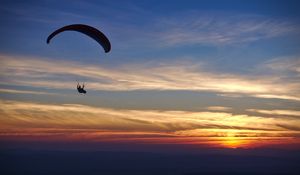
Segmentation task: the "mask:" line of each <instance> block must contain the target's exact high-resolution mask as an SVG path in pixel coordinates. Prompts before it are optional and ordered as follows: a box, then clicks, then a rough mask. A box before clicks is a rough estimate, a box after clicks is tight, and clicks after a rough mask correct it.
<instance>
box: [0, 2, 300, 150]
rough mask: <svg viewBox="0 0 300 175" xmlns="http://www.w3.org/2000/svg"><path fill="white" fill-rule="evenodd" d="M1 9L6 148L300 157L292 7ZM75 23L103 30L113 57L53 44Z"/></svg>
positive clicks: (67, 37) (68, 42)
mask: <svg viewBox="0 0 300 175" xmlns="http://www.w3.org/2000/svg"><path fill="white" fill-rule="evenodd" d="M1 4H2V5H1V7H0V23H1V27H0V38H1V41H0V63H1V64H0V80H1V81H0V106H1V107H0V141H1V143H4V145H8V146H9V147H18V146H20V145H21V146H22V144H26V145H27V146H28V147H30V146H33V145H35V144H33V143H35V142H36V141H39V142H45V143H65V142H68V143H72V145H73V146H74V145H76V143H78V144H77V145H81V144H80V143H81V142H85V144H84V146H83V147H89V146H90V145H93V144H94V145H97V144H100V145H97V146H95V147H97V149H105V148H107V146H103V145H107V144H108V145H110V146H109V147H117V148H118V149H120V147H118V145H122V144H123V146H124V145H125V144H126V145H127V146H126V149H136V148H143V147H145V148H146V147H147V148H148V147H151V146H152V147H153V148H154V147H155V146H157V145H168V147H171V148H172V147H174V148H175V147H177V146H178V145H184V146H190V147H193V148H194V149H199V150H201V149H204V148H205V149H206V148H226V149H236V148H243V149H250V148H255V149H256V148H281V149H293V150H299V146H300V137H299V136H300V81H299V80H300V47H299V46H300V40H299V39H300V30H299V29H300V20H299V19H300V18H299V17H300V9H299V7H300V6H299V4H298V3H297V1H276V0H274V1H269V0H266V1H263V2H262V1H256V0H254V1H238V0H228V1H215V0H213V1H206V0H203V1H194V0H188V1H171V0H166V1H157V0H153V1H143V0H141V1H134V0H128V1H86V0H85V1H83V0H78V1H72V2H70V1H56V0H54V1H47V0H45V1H44V0H43V1H26V2H25V1H2V2H1ZM69 24H87V25H90V26H93V27H95V28H97V29H99V30H101V31H102V32H103V33H104V34H105V35H106V36H107V37H108V38H109V40H110V42H111V45H112V49H111V51H110V52H109V53H104V51H103V49H102V48H101V46H99V44H97V43H96V42H95V41H93V40H92V39H91V38H89V37H87V36H85V35H83V34H80V33H78V32H64V33H61V34H60V35H59V36H57V37H55V38H54V39H53V40H52V41H51V43H50V44H47V43H46V38H47V37H48V35H49V34H50V33H51V32H53V31H54V30H56V29H58V28H60V27H62V26H65V25H69ZM77 81H79V82H81V83H83V82H84V83H85V84H86V90H87V94H85V95H82V94H78V93H77V90H76V85H77ZM19 142H22V144H18V143H19ZM73 143H75V144H73ZM101 145H102V146H101ZM136 145H138V146H136ZM140 145H142V146H140ZM23 146H24V145H23ZM54 147H55V146H54ZM56 147H59V146H56ZM62 147H63V146H62ZM79 147H80V148H81V146H79ZM123 148H124V149H125V147H123ZM171 148H170V149H171Z"/></svg>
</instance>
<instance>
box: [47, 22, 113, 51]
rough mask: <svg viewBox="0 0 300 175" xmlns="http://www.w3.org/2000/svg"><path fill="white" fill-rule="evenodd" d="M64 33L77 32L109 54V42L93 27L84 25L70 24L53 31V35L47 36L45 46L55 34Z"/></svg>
mask: <svg viewBox="0 0 300 175" xmlns="http://www.w3.org/2000/svg"><path fill="white" fill-rule="evenodd" d="M64 31H77V32H81V33H83V34H86V35H88V36H89V37H91V38H93V39H94V40H96V41H97V42H98V43H99V44H100V45H101V46H102V47H103V49H104V51H105V53H107V52H109V51H110V49H111V45H110V42H109V40H108V39H107V37H106V36H105V35H104V34H103V33H102V32H100V31H99V30H98V29H96V28H94V27H91V26H88V25H84V24H72V25H67V26H64V27H62V28H60V29H57V30H56V31H54V32H53V33H51V34H50V35H49V36H48V38H47V44H49V43H50V40H51V39H52V38H53V37H54V36H56V35H57V34H59V33H61V32H64Z"/></svg>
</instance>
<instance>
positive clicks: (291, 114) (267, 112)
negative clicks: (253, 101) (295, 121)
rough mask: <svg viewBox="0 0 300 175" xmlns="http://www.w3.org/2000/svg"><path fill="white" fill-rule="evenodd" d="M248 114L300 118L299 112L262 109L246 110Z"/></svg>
mask: <svg viewBox="0 0 300 175" xmlns="http://www.w3.org/2000/svg"><path fill="white" fill-rule="evenodd" d="M248 111H250V112H257V113H262V114H270V115H289V116H297V117H300V111H295V110H264V109H248Z"/></svg>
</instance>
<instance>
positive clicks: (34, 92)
mask: <svg viewBox="0 0 300 175" xmlns="http://www.w3.org/2000/svg"><path fill="white" fill-rule="evenodd" d="M0 93H12V94H35V95H55V94H56V93H49V92H41V91H25V90H15V89H0Z"/></svg>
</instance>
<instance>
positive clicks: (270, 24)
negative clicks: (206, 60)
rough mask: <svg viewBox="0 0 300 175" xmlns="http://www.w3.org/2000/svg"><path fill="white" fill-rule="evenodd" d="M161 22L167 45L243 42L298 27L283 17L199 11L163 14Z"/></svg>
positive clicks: (162, 33) (273, 35)
mask: <svg viewBox="0 0 300 175" xmlns="http://www.w3.org/2000/svg"><path fill="white" fill-rule="evenodd" d="M158 26H164V27H163V28H164V29H162V30H161V31H160V38H161V42H163V43H164V44H166V45H186V44H212V45H223V44H231V43H244V42H252V41H257V40H261V39H267V38H273V37H278V36H281V35H287V34H291V33H296V32H297V31H298V30H297V25H296V24H293V23H291V22H288V21H285V20H280V19H270V18H266V17H263V16H258V15H240V14H237V15H232V14H231V15H229V14H218V15H216V14H210V15H208V14H203V13H198V12H192V13H187V14H181V16H177V17H176V18H175V17H169V18H162V19H161V20H159V22H158Z"/></svg>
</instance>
